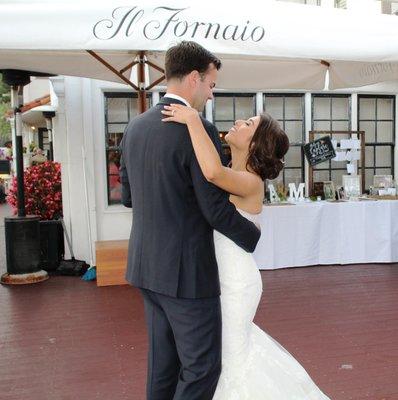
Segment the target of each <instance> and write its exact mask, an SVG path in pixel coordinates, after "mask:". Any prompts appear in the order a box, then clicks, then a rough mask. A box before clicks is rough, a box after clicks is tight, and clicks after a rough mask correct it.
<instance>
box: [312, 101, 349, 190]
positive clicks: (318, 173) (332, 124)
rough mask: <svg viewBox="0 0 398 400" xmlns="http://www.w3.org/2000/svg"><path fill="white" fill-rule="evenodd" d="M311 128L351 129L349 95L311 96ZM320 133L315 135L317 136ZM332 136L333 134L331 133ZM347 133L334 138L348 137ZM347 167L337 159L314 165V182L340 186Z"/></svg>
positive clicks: (318, 129)
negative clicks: (329, 182) (331, 182)
mask: <svg viewBox="0 0 398 400" xmlns="http://www.w3.org/2000/svg"><path fill="white" fill-rule="evenodd" d="M312 130H314V131H349V130H351V96H350V95H348V94H347V95H346V94H342V95H338V94H335V95H328V94H325V95H323V94H314V95H313V96H312ZM320 136H321V135H318V136H317V137H316V139H317V138H319V137H320ZM331 136H332V138H333V135H331ZM348 138H350V137H349V135H338V136H335V137H334V139H337V140H341V139H348ZM343 175H347V167H346V165H345V164H344V163H341V162H337V161H331V160H329V161H326V162H323V163H321V164H318V165H315V166H314V175H313V177H314V182H324V181H333V182H334V184H335V185H337V186H341V185H342V180H343Z"/></svg>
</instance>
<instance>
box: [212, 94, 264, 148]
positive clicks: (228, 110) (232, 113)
mask: <svg viewBox="0 0 398 400" xmlns="http://www.w3.org/2000/svg"><path fill="white" fill-rule="evenodd" d="M253 115H256V95H255V94H253V93H215V94H214V99H213V123H214V125H215V126H216V127H217V129H218V130H219V132H220V138H221V142H222V143H223V147H224V148H226V149H228V146H227V144H226V142H225V140H224V137H225V134H226V133H227V132H228V131H229V129H230V128H231V127H232V126H233V125H234V123H235V121H236V120H238V119H244V120H246V119H248V118H250V117H253ZM226 153H227V154H229V151H228V150H226Z"/></svg>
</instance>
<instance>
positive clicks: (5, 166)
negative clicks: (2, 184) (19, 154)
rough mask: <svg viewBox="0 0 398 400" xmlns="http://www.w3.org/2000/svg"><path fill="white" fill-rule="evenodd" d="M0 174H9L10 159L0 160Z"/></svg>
mask: <svg viewBox="0 0 398 400" xmlns="http://www.w3.org/2000/svg"><path fill="white" fill-rule="evenodd" d="M0 174H3V175H9V174H10V161H8V160H0Z"/></svg>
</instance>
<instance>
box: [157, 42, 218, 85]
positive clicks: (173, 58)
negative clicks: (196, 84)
mask: <svg viewBox="0 0 398 400" xmlns="http://www.w3.org/2000/svg"><path fill="white" fill-rule="evenodd" d="M209 64H213V65H214V67H215V68H217V70H219V69H220V68H221V61H220V60H219V59H218V58H217V57H216V56H215V55H214V54H212V53H210V51H208V50H206V49H205V48H204V47H202V46H201V45H200V44H198V43H196V42H189V41H185V40H184V41H183V42H181V43H179V44H177V45H176V46H173V47H170V48H169V49H168V50H167V52H166V59H165V75H166V79H167V80H169V79H172V78H177V79H182V78H183V77H184V76H186V75H188V74H189V73H191V72H192V71H198V72H199V73H201V74H202V73H204V72H206V71H207V69H208V68H209Z"/></svg>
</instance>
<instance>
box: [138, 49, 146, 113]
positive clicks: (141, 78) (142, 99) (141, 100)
mask: <svg viewBox="0 0 398 400" xmlns="http://www.w3.org/2000/svg"><path fill="white" fill-rule="evenodd" d="M138 57H139V59H138V68H137V78H138V111H139V113H140V114H142V113H143V112H145V111H146V109H147V106H146V83H145V52H144V51H140V52H139V55H138Z"/></svg>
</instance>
